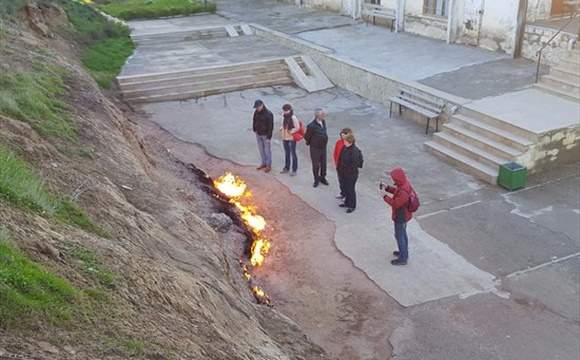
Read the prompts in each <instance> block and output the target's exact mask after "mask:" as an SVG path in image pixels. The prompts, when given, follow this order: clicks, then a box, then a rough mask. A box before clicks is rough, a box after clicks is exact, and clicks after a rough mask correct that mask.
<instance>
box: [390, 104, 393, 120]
mask: <svg viewBox="0 0 580 360" xmlns="http://www.w3.org/2000/svg"><path fill="white" fill-rule="evenodd" d="M392 114H393V102H392V101H391V103H390V104H389V118H390V117H391V116H392Z"/></svg>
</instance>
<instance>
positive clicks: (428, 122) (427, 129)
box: [425, 118, 431, 135]
mask: <svg viewBox="0 0 580 360" xmlns="http://www.w3.org/2000/svg"><path fill="white" fill-rule="evenodd" d="M430 123H431V118H427V127H426V128H425V135H429V124H430Z"/></svg>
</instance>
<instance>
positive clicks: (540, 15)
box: [526, 0, 552, 23]
mask: <svg viewBox="0 0 580 360" xmlns="http://www.w3.org/2000/svg"><path fill="white" fill-rule="evenodd" d="M551 10H552V0H528V12H527V15H526V16H527V22H528V23H530V22H534V21H536V20H545V19H548V18H550V12H551Z"/></svg>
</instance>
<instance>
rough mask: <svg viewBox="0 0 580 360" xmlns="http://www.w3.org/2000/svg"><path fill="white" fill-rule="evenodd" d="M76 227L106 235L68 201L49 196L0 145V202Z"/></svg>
mask: <svg viewBox="0 0 580 360" xmlns="http://www.w3.org/2000/svg"><path fill="white" fill-rule="evenodd" d="M2 199H3V200H5V201H7V202H8V203H10V204H13V205H15V206H18V207H21V208H25V209H29V210H32V211H35V212H39V213H41V214H43V215H46V216H49V217H53V218H56V219H58V220H60V221H62V222H65V223H68V224H71V225H75V226H77V227H79V228H81V229H83V230H85V231H88V232H91V233H93V234H96V235H99V236H102V237H109V234H108V233H107V232H106V231H105V230H103V229H102V228H101V227H99V226H98V225H96V224H94V223H93V222H91V220H90V219H89V217H88V216H87V215H86V213H85V212H84V211H83V210H82V209H80V208H79V207H78V205H76V204H75V203H73V202H71V201H70V200H68V199H64V198H61V197H57V196H55V195H54V194H52V193H51V192H49V191H48V190H47V188H46V186H45V184H44V182H43V181H42V180H41V179H40V178H39V177H38V176H37V175H35V174H34V173H33V172H32V170H31V169H30V167H29V166H28V164H27V163H26V162H24V161H23V160H21V159H19V158H18V157H17V156H16V155H15V154H14V153H13V152H12V151H11V150H9V149H8V148H6V147H4V146H2V145H0V200H2Z"/></svg>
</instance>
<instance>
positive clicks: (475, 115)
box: [459, 107, 537, 145]
mask: <svg viewBox="0 0 580 360" xmlns="http://www.w3.org/2000/svg"><path fill="white" fill-rule="evenodd" d="M459 114H460V115H464V116H465V117H468V118H471V119H473V120H476V121H479V122H482V123H485V124H487V125H490V126H491V127H493V128H495V129H499V130H502V132H503V133H506V134H512V135H513V138H514V139H516V141H517V140H520V139H522V138H523V139H528V140H536V139H537V135H536V134H534V133H533V132H531V131H529V130H526V129H523V128H520V127H518V126H516V125H514V124H511V123H509V122H507V121H503V120H500V119H497V118H495V117H493V116H491V115H488V114H485V113H482V112H479V111H477V110H474V109H470V108H469V107H462V108H461V110H460V111H459ZM507 145H510V144H507Z"/></svg>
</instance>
